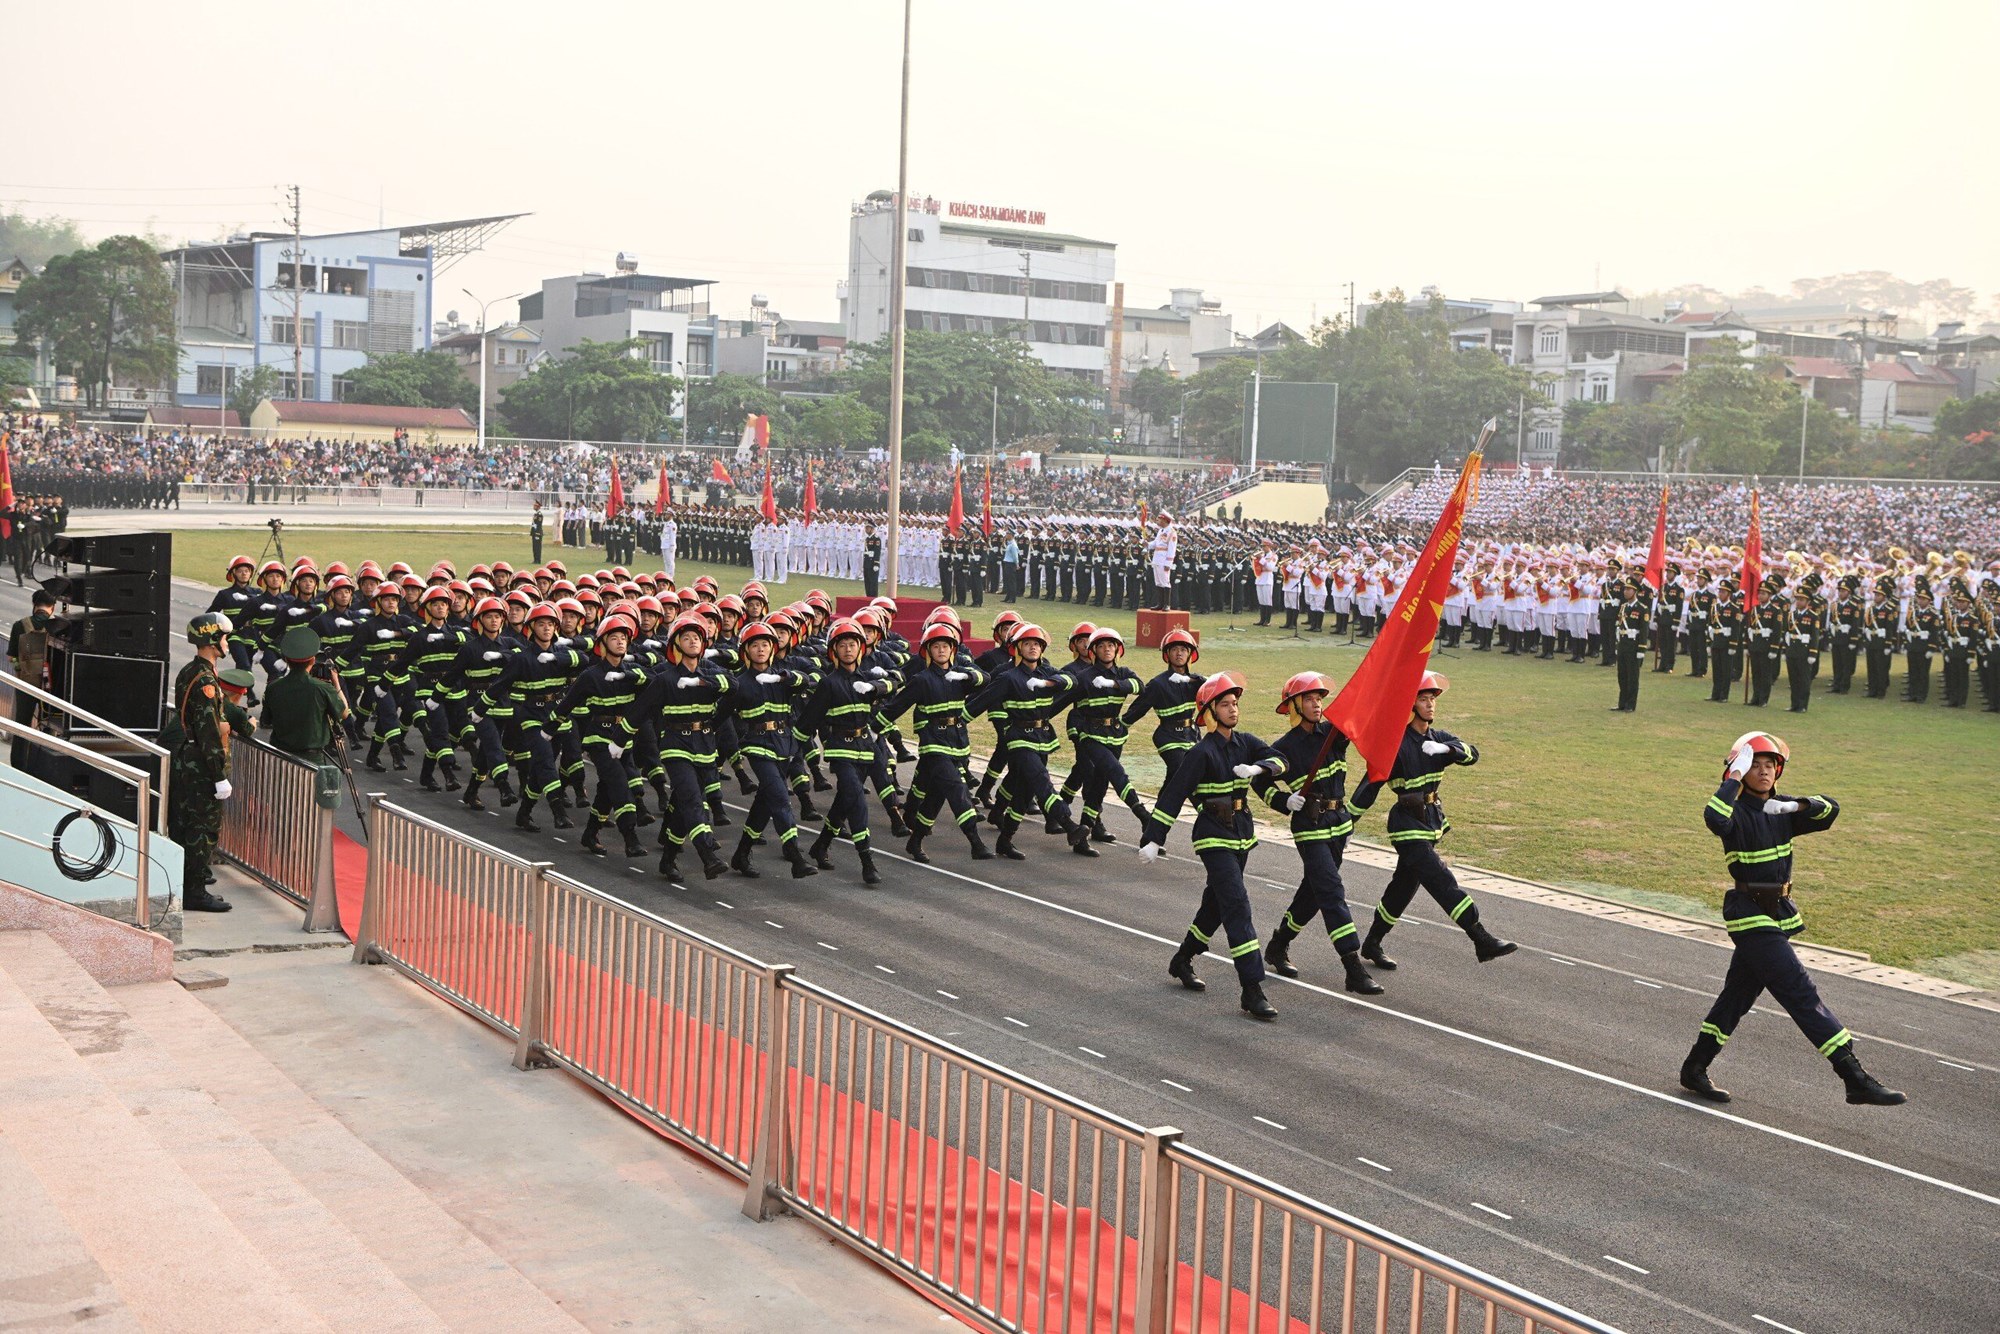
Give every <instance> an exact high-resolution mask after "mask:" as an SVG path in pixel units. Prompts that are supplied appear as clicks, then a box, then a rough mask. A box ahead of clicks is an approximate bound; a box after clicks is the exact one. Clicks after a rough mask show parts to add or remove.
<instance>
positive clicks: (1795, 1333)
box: [1750, 1312, 1806, 1334]
mask: <svg viewBox="0 0 2000 1334" xmlns="http://www.w3.org/2000/svg"><path fill="white" fill-rule="evenodd" d="M1750 1318H1751V1319H1752V1320H1760V1321H1762V1322H1763V1323H1765V1324H1767V1325H1769V1326H1770V1327H1771V1328H1772V1329H1782V1330H1784V1331H1785V1334H1806V1332H1805V1331H1804V1330H1802V1329H1793V1328H1792V1327H1791V1326H1790V1325H1781V1324H1779V1323H1778V1322H1777V1321H1775V1320H1773V1319H1771V1317H1769V1316H1767V1315H1757V1314H1755V1313H1754V1312H1753V1313H1752V1314H1751V1316H1750Z"/></svg>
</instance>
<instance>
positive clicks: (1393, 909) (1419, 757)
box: [1351, 671, 1518, 972]
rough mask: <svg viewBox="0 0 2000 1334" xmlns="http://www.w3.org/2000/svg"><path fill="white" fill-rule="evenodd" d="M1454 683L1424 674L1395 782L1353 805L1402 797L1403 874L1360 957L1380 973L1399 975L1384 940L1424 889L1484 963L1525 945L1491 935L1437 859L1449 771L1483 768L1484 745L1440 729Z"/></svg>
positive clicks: (1396, 827) (1396, 837) (1370, 787)
mask: <svg viewBox="0 0 2000 1334" xmlns="http://www.w3.org/2000/svg"><path fill="white" fill-rule="evenodd" d="M1450 688H1451V682H1450V681H1448V680H1446V679H1445V677H1444V674H1443V673H1441V672H1428V671H1427V672H1425V673H1424V674H1423V676H1422V678H1421V679H1420V680H1419V681H1418V682H1417V698H1416V702H1415V703H1413V704H1412V705H1411V706H1410V723H1409V726H1407V727H1405V728H1404V729H1403V743H1402V746H1401V747H1400V748H1399V749H1398V750H1397V752H1396V761H1395V764H1394V765H1393V766H1392V767H1391V768H1390V770H1389V777H1388V778H1387V779H1385V780H1382V781H1380V782H1376V781H1369V782H1365V783H1362V784H1361V785H1360V786H1359V787H1358V788H1356V789H1355V791H1354V798H1353V801H1352V802H1351V804H1352V805H1353V806H1354V807H1355V808H1356V809H1357V810H1364V811H1365V810H1367V809H1368V808H1369V807H1371V806H1373V805H1374V804H1375V798H1376V797H1377V796H1378V795H1379V794H1380V793H1381V791H1382V789H1383V788H1385V787H1386V788H1388V789H1389V790H1390V791H1391V792H1393V793H1395V795H1396V802H1395V805H1393V806H1391V807H1390V808H1389V842H1390V843H1391V844H1393V845H1394V846H1395V849H1396V870H1395V872H1394V873H1393V874H1392V875H1390V877H1389V884H1388V886H1387V887H1386V888H1384V889H1383V891H1382V900H1381V902H1379V903H1377V904H1376V905H1375V920H1374V921H1373V922H1371V923H1369V926H1368V937H1367V939H1365V940H1363V941H1362V942H1361V957H1362V958H1364V959H1366V960H1368V962H1370V963H1372V964H1374V965H1375V966H1376V967H1377V968H1383V969H1387V970H1388V971H1390V972H1394V971H1395V969H1396V961H1395V960H1394V959H1391V958H1390V957H1389V956H1388V955H1386V954H1384V953H1383V952H1382V940H1383V938H1384V937H1385V936H1387V935H1388V934H1389V932H1390V930H1391V929H1393V928H1394V927H1395V925H1396V923H1397V921H1398V920H1400V919H1401V917H1402V914H1403V910H1404V909H1405V908H1407V907H1409V906H1410V900H1411V899H1413V898H1415V897H1416V894H1417V890H1418V888H1419V887H1421V888H1423V889H1425V890H1427V891H1429V893H1430V896H1431V897H1432V898H1433V899H1435V900H1437V905H1438V907H1440V908H1443V909H1444V910H1445V912H1446V914H1447V915H1448V916H1450V918H1451V920H1452V921H1454V922H1456V923H1458V926H1459V929H1460V930H1462V931H1464V932H1465V934H1466V935H1467V936H1468V937H1469V938H1470V939H1471V941H1472V948H1473V953H1474V954H1475V955H1476V956H1477V957H1478V959H1479V962H1481V963H1487V962H1489V961H1490V960H1493V959H1498V958H1501V957H1502V956H1504V955H1508V954H1512V953H1513V952H1514V951H1515V950H1516V949H1517V948H1518V946H1516V945H1515V944H1514V942H1513V941H1511V940H1502V939H1500V938H1499V937H1497V936H1495V935H1494V934H1493V933H1492V932H1491V931H1488V930H1487V929H1486V927H1485V925H1484V924H1483V923H1482V922H1481V921H1480V920H1479V906H1478V905H1477V904H1475V903H1474V902H1473V901H1472V896H1471V895H1470V894H1468V893H1466V892H1465V891H1464V890H1463V889H1460V888H1459V886H1458V877H1456V876H1454V875H1453V874H1452V873H1451V868H1450V867H1448V866H1446V865H1445V864H1444V862H1443V860H1442V859H1441V858H1439V856H1438V855H1437V843H1438V840H1439V839H1441V838H1443V837H1444V835H1445V832H1446V831H1447V830H1449V829H1450V828H1451V821H1449V820H1447V819H1445V815H1444V806H1443V804H1442V803H1440V802H1439V801H1438V785H1439V784H1440V783H1441V782H1442V781H1443V780H1444V771H1445V770H1446V769H1449V768H1452V767H1453V766H1455V765H1469V764H1477V763H1479V748H1478V747H1477V746H1474V745H1473V744H1472V743H1471V742H1469V741H1462V740H1460V739H1459V738H1458V737H1455V736H1453V735H1452V734H1451V733H1449V732H1447V731H1445V730H1444V729H1443V728H1440V727H1436V726H1433V725H1432V724H1433V722H1434V720H1435V719H1436V717H1437V700H1438V696H1439V695H1442V694H1443V693H1444V692H1445V691H1446V690H1448V689H1450Z"/></svg>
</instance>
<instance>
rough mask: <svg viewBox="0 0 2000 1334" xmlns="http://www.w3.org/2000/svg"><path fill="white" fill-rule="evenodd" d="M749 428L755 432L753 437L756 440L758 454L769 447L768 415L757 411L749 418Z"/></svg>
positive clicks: (769, 421) (769, 422)
mask: <svg viewBox="0 0 2000 1334" xmlns="http://www.w3.org/2000/svg"><path fill="white" fill-rule="evenodd" d="M750 429H751V430H752V431H754V432H755V433H756V434H755V436H754V438H755V440H756V441H757V452H758V453H759V454H761V453H763V452H764V451H765V450H767V449H769V448H770V447H771V419H770V418H769V417H766V416H765V415H764V414H763V413H761V412H760V413H758V414H757V415H756V416H754V417H752V418H751V419H750Z"/></svg>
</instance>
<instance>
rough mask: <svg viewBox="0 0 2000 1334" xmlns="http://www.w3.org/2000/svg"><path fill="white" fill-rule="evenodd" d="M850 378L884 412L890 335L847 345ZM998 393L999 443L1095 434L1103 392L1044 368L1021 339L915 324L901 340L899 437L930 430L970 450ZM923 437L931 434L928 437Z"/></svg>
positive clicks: (988, 422) (981, 438)
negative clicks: (855, 345)
mask: <svg viewBox="0 0 2000 1334" xmlns="http://www.w3.org/2000/svg"><path fill="white" fill-rule="evenodd" d="M850 355H851V357H852V359H853V367H852V369H851V370H850V371H849V372H848V378H849V381H850V383H851V384H852V386H853V390H854V392H855V393H856V394H857V395H859V396H860V398H861V401H862V402H864V403H866V404H867V405H868V406H869V407H870V408H872V409H874V410H875V411H876V412H878V413H880V414H882V416H883V418H884V419H885V420H886V419H887V417H888V414H889V340H888V339H887V338H884V339H882V340H881V341H879V342H875V343H871V344H868V345H867V346H865V347H858V348H853V349H851V350H850ZM996 390H997V391H998V407H999V436H1000V439H1001V440H1003V441H1010V440H1023V439H1027V438H1029V437H1033V436H1054V437H1056V438H1057V439H1058V440H1060V441H1066V442H1068V441H1077V440H1086V439H1091V438H1093V437H1094V436H1095V434H1096V432H1095V429H1094V428H1095V426H1096V423H1097V412H1098V409H1099V405H1100V402H1101V391H1099V389H1098V388H1097V387H1096V386H1095V385H1091V384H1087V383H1085V382H1083V381H1081V380H1077V379H1075V378H1073V377H1070V376H1064V375H1058V374H1056V373H1055V372H1053V371H1051V370H1049V368H1048V367H1046V366H1044V365H1043V364H1042V363H1041V362H1040V361H1039V360H1037V359H1036V357H1035V355H1034V353H1033V352H1031V351H1029V349H1028V347H1027V345H1026V344H1024V343H1021V342H1018V341H1016V340H1014V339H1008V338H1001V337H998V336H996V335H993V334H973V333H930V332H926V331H924V330H913V331H911V333H910V334H909V336H908V340H907V342H906V343H905V346H904V367H903V439H904V441H905V443H906V444H907V443H908V442H909V441H911V440H913V439H915V438H916V437H918V436H919V435H921V434H924V433H929V435H930V436H935V437H936V438H937V439H939V440H942V441H943V442H944V445H943V448H944V449H945V450H949V448H950V446H951V445H952V444H956V445H958V447H959V448H960V449H963V450H965V451H967V452H968V453H976V452H979V451H980V450H981V449H982V448H983V447H984V446H985V445H986V443H987V441H988V440H989V439H990V438H991V436H992V433H993V429H994V427H993V418H994V407H995V392H996ZM927 438H928V437H927Z"/></svg>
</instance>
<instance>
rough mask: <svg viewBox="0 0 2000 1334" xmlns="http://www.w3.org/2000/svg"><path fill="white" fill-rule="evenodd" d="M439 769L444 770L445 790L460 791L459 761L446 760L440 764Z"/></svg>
mask: <svg viewBox="0 0 2000 1334" xmlns="http://www.w3.org/2000/svg"><path fill="white" fill-rule="evenodd" d="M439 767H440V768H442V769H443V770H444V790H445V791H447V792H456V791H458V788H459V782H458V763H457V761H455V760H451V759H446V760H444V761H442V762H441V763H440V765H439Z"/></svg>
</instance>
